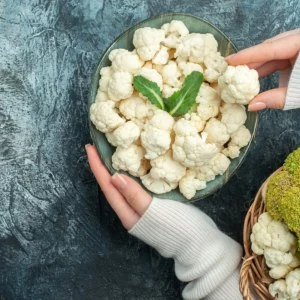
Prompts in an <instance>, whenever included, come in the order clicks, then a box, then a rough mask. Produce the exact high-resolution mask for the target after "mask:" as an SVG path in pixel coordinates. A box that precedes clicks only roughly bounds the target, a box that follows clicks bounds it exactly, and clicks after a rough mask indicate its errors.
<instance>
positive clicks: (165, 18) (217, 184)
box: [88, 13, 258, 202]
mask: <svg viewBox="0 0 300 300" xmlns="http://www.w3.org/2000/svg"><path fill="white" fill-rule="evenodd" d="M172 20H181V21H183V22H184V24H185V25H186V26H187V28H188V29H189V31H190V32H197V33H211V34H213V35H214V37H215V38H216V40H217V41H218V44H219V51H220V52H221V54H222V55H223V56H227V55H229V54H231V53H235V52H236V48H235V46H234V45H233V44H232V42H231V41H230V40H229V38H228V37H227V36H226V35H225V34H224V33H222V32H221V31H220V30H219V29H218V28H216V27H215V26H213V25H212V24H210V23H208V22H207V21H204V20H202V19H200V18H198V17H195V16H192V15H187V14H181V13H170V14H165V15H160V16H157V17H153V18H150V19H147V20H145V21H143V22H141V23H139V24H137V25H135V26H133V27H131V28H130V29H128V30H127V31H125V32H124V33H122V34H121V35H120V36H119V37H118V38H117V39H116V40H115V41H114V42H113V43H112V44H111V45H110V46H109V47H108V48H107V49H106V51H105V52H104V53H103V55H102V56H101V58H100V60H99V63H98V65H97V69H96V70H95V72H94V74H93V78H92V84H91V89H90V93H89V99H88V108H90V106H91V105H92V103H93V102H94V101H95V98H96V94H97V89H98V83H99V79H100V69H101V68H102V67H105V66H108V65H110V61H109V59H108V55H109V53H110V52H111V51H112V50H113V49H117V48H125V49H128V50H132V49H133V45H132V38H133V34H134V32H135V30H136V29H138V28H140V27H146V26H148V27H155V28H160V27H161V26H162V25H163V24H164V23H168V22H170V21H172ZM257 122H258V114H257V113H250V112H248V113H247V121H246V123H245V126H246V127H247V128H248V129H249V130H250V132H251V135H252V137H251V141H250V142H249V144H248V145H247V146H246V147H244V148H242V150H241V153H240V156H239V157H238V158H236V159H233V160H232V161H231V164H230V167H229V168H228V170H227V171H226V173H224V174H223V175H222V176H217V177H216V178H215V179H214V180H212V181H210V182H208V183H207V187H206V188H205V189H203V190H200V191H198V192H197V193H196V195H195V197H194V198H193V199H191V200H187V199H186V198H185V197H184V196H183V195H182V194H181V193H180V192H179V190H178V189H176V190H173V191H171V192H169V193H165V194H160V195H156V194H154V193H151V192H149V193H150V194H152V195H153V196H158V197H160V198H167V199H173V200H177V201H182V202H186V201H189V202H193V201H197V200H200V199H203V198H205V197H207V196H209V195H212V194H213V193H215V192H216V191H218V190H219V189H220V188H221V187H222V186H223V185H224V184H225V183H226V182H227V181H228V180H229V178H230V177H231V176H232V175H233V174H234V173H235V172H236V171H237V169H238V167H239V166H240V165H241V163H242V162H243V160H244V159H245V157H246V155H247V152H248V150H249V147H250V145H251V142H252V140H253V137H254V135H255V131H256V127H257ZM89 124H90V133H91V138H92V140H93V142H94V144H95V145H96V147H97V149H98V152H99V154H100V157H101V159H102V161H103V162H104V164H105V166H106V167H107V169H108V170H109V172H110V173H111V174H113V173H115V172H116V170H115V169H114V168H113V167H112V162H111V157H112V155H113V153H114V151H115V148H114V147H113V146H111V145H110V144H109V143H108V142H107V140H106V137H105V135H104V134H103V133H101V132H99V131H98V130H97V129H96V127H95V126H94V125H93V124H92V123H91V121H89ZM133 178H134V179H135V180H137V181H138V182H139V183H141V182H140V180H139V179H138V178H135V177H133Z"/></svg>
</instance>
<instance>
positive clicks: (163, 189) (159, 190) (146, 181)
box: [141, 173, 178, 194]
mask: <svg viewBox="0 0 300 300" xmlns="http://www.w3.org/2000/svg"><path fill="white" fill-rule="evenodd" d="M141 180H142V183H143V185H144V186H145V187H146V188H147V189H148V190H149V191H151V192H153V193H156V194H163V193H168V192H170V191H171V190H174V189H176V188H177V186H178V183H177V182H175V183H174V182H173V183H169V182H166V181H164V180H162V179H154V178H152V177H151V175H150V173H149V174H147V175H144V176H142V177H141Z"/></svg>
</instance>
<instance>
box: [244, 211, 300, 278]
mask: <svg viewBox="0 0 300 300" xmlns="http://www.w3.org/2000/svg"><path fill="white" fill-rule="evenodd" d="M250 240H251V248H252V251H253V252H254V253H256V254H257V255H262V254H263V255H264V256H265V260H266V264H267V266H268V267H269V268H270V271H269V275H270V276H271V277H272V278H275V279H279V278H282V277H284V276H285V275H286V274H287V273H288V272H289V271H290V270H291V269H292V267H295V266H296V267H297V266H299V265H300V261H299V259H298V258H297V257H296V256H295V251H296V242H297V240H296V237H295V236H294V235H293V234H292V233H291V232H290V231H289V229H288V227H287V226H286V225H285V224H284V223H282V222H279V221H276V220H273V219H272V218H271V217H270V215H269V213H267V212H266V213H263V214H262V215H260V217H259V218H258V221H257V223H255V224H254V226H253V228H252V233H251V235H250Z"/></svg>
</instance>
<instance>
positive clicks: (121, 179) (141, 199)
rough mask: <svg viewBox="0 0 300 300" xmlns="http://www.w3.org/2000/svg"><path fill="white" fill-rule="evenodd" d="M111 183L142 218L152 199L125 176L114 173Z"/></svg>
mask: <svg viewBox="0 0 300 300" xmlns="http://www.w3.org/2000/svg"><path fill="white" fill-rule="evenodd" d="M111 182H112V184H113V185H114V187H115V188H116V189H117V190H118V191H119V192H120V193H121V194H122V195H123V197H124V198H125V199H126V201H127V203H128V204H129V205H130V206H131V207H132V208H133V209H134V210H135V211H136V212H137V214H138V215H140V216H142V215H143V214H144V212H145V211H146V210H147V208H148V206H149V205H150V203H151V200H152V197H151V196H150V195H149V194H148V193H147V192H146V191H145V190H144V189H143V188H142V187H141V186H140V185H139V184H138V183H137V182H136V181H135V180H133V179H132V178H130V177H128V176H126V175H123V174H119V173H116V174H114V175H113V176H112V177H111Z"/></svg>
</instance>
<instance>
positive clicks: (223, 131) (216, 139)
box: [203, 118, 230, 145]
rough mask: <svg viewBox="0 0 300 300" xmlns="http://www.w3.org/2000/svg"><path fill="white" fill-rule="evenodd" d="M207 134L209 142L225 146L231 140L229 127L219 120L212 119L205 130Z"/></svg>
mask: <svg viewBox="0 0 300 300" xmlns="http://www.w3.org/2000/svg"><path fill="white" fill-rule="evenodd" d="M203 131H204V132H206V133H207V142H208V143H215V144H218V145H224V144H225V143H226V142H227V141H228V140H229V138H230V135H229V134H228V132H227V127H226V126H225V125H224V124H223V123H222V122H221V121H219V120H218V119H215V118H211V119H210V120H209V121H208V122H207V123H206V126H205V128H204V130H203Z"/></svg>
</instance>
